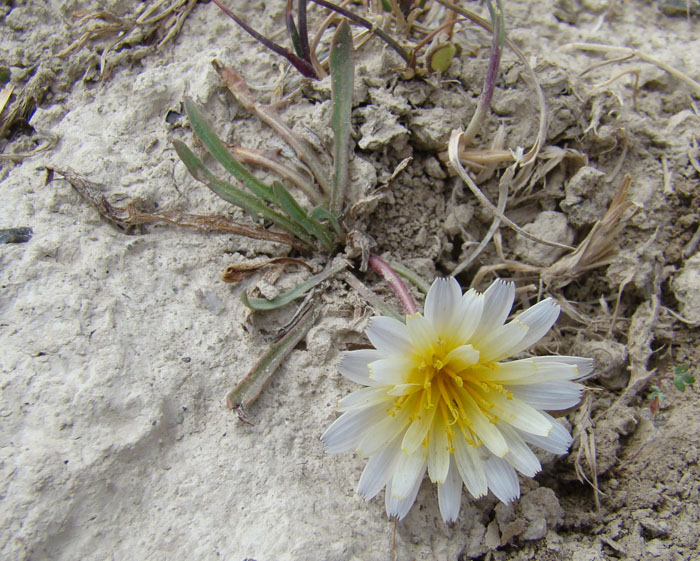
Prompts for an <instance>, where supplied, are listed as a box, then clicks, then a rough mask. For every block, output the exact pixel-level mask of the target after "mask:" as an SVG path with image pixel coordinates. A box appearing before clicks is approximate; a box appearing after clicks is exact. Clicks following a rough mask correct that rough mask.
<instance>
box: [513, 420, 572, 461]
mask: <svg viewBox="0 0 700 561" xmlns="http://www.w3.org/2000/svg"><path fill="white" fill-rule="evenodd" d="M542 414H543V415H544V416H545V417H546V418H548V419H549V421H550V422H551V423H552V430H551V431H550V432H549V435H548V436H538V435H535V434H530V433H528V432H524V431H521V430H518V429H516V430H517V431H518V434H519V435H520V436H521V437H522V438H523V440H524V441H525V442H528V443H530V444H533V445H535V446H537V447H538V448H542V450H546V451H547V452H551V453H552V454H566V453H567V452H568V451H569V447H570V446H571V441H572V440H573V439H572V438H571V435H570V434H569V431H567V430H566V429H565V428H564V427H563V426H562V425H561V424H560V423H559V422H558V421H557V420H556V419H554V418H553V417H551V416H549V415H547V413H544V412H543V413H542Z"/></svg>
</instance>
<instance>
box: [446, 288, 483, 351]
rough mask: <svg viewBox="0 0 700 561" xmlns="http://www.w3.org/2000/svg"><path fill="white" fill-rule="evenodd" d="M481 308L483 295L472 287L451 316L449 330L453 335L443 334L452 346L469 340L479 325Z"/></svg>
mask: <svg viewBox="0 0 700 561" xmlns="http://www.w3.org/2000/svg"><path fill="white" fill-rule="evenodd" d="M483 310H484V295H483V294H481V293H480V292H477V291H476V290H474V289H473V288H472V289H470V290H468V291H467V292H465V294H464V296H462V301H461V302H460V304H459V308H458V309H457V311H456V313H455V315H454V316H453V317H452V322H453V323H452V325H451V326H450V332H454V335H453V336H452V337H449V334H445V340H446V341H448V342H449V343H450V345H451V346H453V347H454V346H457V345H463V344H464V343H466V342H467V341H469V340H470V339H471V337H472V335H474V332H475V331H476V328H477V327H478V326H479V322H480V321H481V314H482V312H483Z"/></svg>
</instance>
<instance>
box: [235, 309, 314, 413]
mask: <svg viewBox="0 0 700 561" xmlns="http://www.w3.org/2000/svg"><path fill="white" fill-rule="evenodd" d="M318 316H319V311H318V308H311V309H310V310H309V311H307V312H306V313H305V314H304V315H303V316H301V318H299V321H298V322H297V324H296V325H295V326H294V327H293V328H292V329H290V330H289V331H288V332H287V333H286V334H285V336H284V337H282V339H280V340H279V341H278V342H277V343H274V344H273V345H271V346H270V348H269V350H268V351H267V352H266V353H265V354H264V355H263V356H262V357H261V358H260V360H259V361H258V362H257V363H256V364H255V366H253V368H252V369H251V370H250V372H248V374H246V376H245V377H244V378H243V380H241V381H240V382H239V383H238V385H237V386H236V387H235V388H233V390H232V391H231V392H230V393H229V394H228V395H227V396H226V402H227V403H228V406H229V409H236V408H238V407H247V406H248V405H250V404H251V403H253V402H254V401H255V400H256V399H257V397H258V396H259V395H260V392H261V391H262V389H263V387H264V386H265V383H266V382H267V381H268V380H269V379H270V377H271V376H272V375H273V374H274V373H275V371H276V370H277V369H278V368H279V366H280V365H281V364H282V362H283V361H284V359H285V358H287V356H288V355H289V353H291V352H292V350H293V349H294V347H296V346H297V344H298V343H299V341H301V340H302V339H303V338H304V337H306V334H307V333H308V332H309V330H310V329H311V328H312V327H313V325H314V324H315V323H316V320H317V319H318Z"/></svg>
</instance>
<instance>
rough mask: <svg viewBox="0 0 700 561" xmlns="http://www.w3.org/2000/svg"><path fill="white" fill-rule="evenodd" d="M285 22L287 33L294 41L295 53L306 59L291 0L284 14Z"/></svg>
mask: <svg viewBox="0 0 700 561" xmlns="http://www.w3.org/2000/svg"><path fill="white" fill-rule="evenodd" d="M284 21H285V23H286V24H287V33H289V37H290V38H291V39H292V45H293V46H294V52H295V53H296V54H297V56H298V57H299V58H304V54H303V51H302V48H301V39H300V38H299V32H298V31H297V26H296V23H294V16H293V15H292V2H291V0H287V9H286V11H285V13H284Z"/></svg>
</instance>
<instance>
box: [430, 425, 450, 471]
mask: <svg viewBox="0 0 700 561" xmlns="http://www.w3.org/2000/svg"><path fill="white" fill-rule="evenodd" d="M450 455H451V454H450V450H449V441H448V438H447V430H446V428H445V422H444V421H443V420H442V416H441V415H438V416H437V417H436V418H435V419H434V420H433V426H432V428H431V429H430V438H429V440H428V476H429V477H430V480H431V481H433V482H436V483H444V482H445V478H446V477H447V472H448V470H449V469H450Z"/></svg>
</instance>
